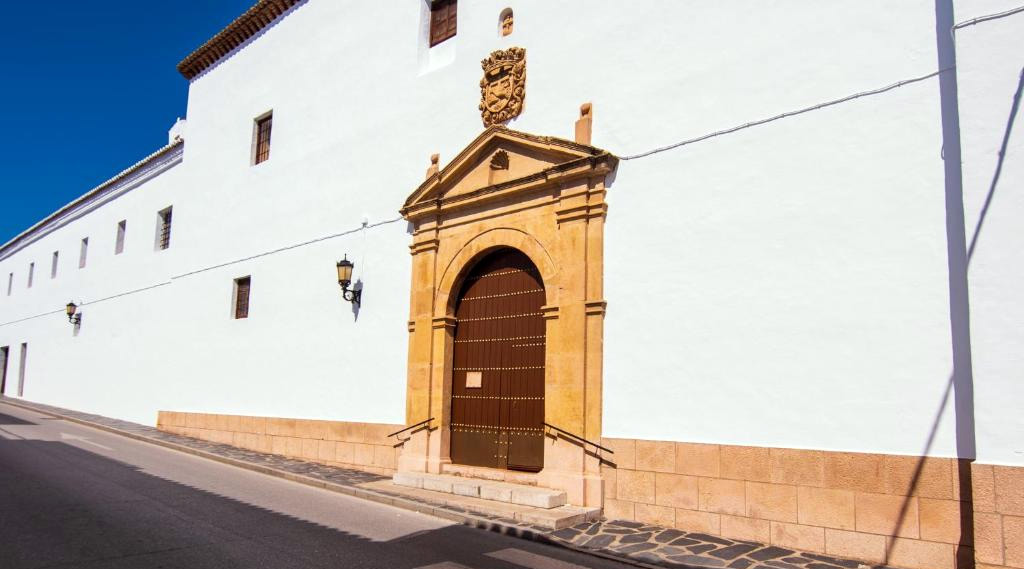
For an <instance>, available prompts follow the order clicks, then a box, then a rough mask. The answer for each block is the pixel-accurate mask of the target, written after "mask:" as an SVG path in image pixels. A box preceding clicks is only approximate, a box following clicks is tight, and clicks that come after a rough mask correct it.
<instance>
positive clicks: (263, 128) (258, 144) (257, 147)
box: [252, 113, 274, 165]
mask: <svg viewBox="0 0 1024 569" xmlns="http://www.w3.org/2000/svg"><path fill="white" fill-rule="evenodd" d="M273 125H274V115H273V113H269V114H267V115H264V116H263V117H260V118H258V119H256V124H255V126H254V127H253V155H252V163H253V165H256V164H259V163H260V162H266V161H267V160H269V159H270V130H271V127H273Z"/></svg>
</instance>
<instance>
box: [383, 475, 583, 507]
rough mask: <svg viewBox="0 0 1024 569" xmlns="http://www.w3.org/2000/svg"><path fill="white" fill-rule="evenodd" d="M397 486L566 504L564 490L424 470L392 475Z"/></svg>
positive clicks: (526, 503) (518, 502) (515, 501)
mask: <svg viewBox="0 0 1024 569" xmlns="http://www.w3.org/2000/svg"><path fill="white" fill-rule="evenodd" d="M392 482H394V483H395V484H396V485H398V486H406V487H409V488H422V489H423V490H430V491H433V492H444V493H446V494H456V495H458V496H468V497H470V498H480V499H483V500H490V501H492V502H505V503H508V504H516V505H520V506H530V507H532V508H541V509H546V510H550V509H552V508H558V507H559V506H564V505H565V503H566V496H565V492H562V491H560V490H551V489H548V488H540V487H537V486H525V485H522V484H511V483H509V482H496V481H494V480H481V479H478V478H466V477H463V476H451V475H448V474H426V473H423V472H396V473H395V475H394V477H393V478H392Z"/></svg>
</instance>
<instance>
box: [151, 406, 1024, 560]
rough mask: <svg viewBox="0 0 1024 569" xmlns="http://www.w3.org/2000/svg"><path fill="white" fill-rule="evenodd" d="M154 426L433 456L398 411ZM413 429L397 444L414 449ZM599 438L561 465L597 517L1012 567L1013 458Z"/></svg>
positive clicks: (339, 452)
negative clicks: (591, 451)
mask: <svg viewBox="0 0 1024 569" xmlns="http://www.w3.org/2000/svg"><path fill="white" fill-rule="evenodd" d="M157 427H158V428H159V429H161V430H164V431H167V432H170V433H175V434H180V435H185V436H189V437H194V438H198V439H202V440H207V441H211V442H218V443H224V444H229V445H233V446H237V447H241V448H247V449H251V450H255V451H260V452H268V453H273V454H280V455H283V456H287V457H291V458H299V459H304V460H309V461H315V462H320V463H324V464H330V465H335V466H342V467H346V468H356V469H360V470H365V471H369V472H374V473H378V474H384V475H390V474H393V473H394V472H395V471H396V470H397V469H398V467H399V460H400V457H401V458H403V459H404V460H405V461H407V462H408V461H411V462H414V463H415V464H407V465H406V468H405V470H410V471H422V472H425V471H432V470H436V471H438V472H440V471H442V470H445V469H444V468H442V465H429V464H428V462H429V461H427V460H426V455H427V454H428V453H426V452H423V453H422V455H423V456H421V457H420V458H421V460H419V461H415V460H411V459H413V458H414V456H416V453H414V452H407V454H406V455H405V456H404V457H402V455H401V454H400V451H401V447H396V446H395V445H396V444H397V441H396V440H395V439H394V438H389V437H388V434H389V433H392V432H395V431H397V430H399V429H401V428H402V425H391V424H381V423H352V422H345V421H317V420H307V419H282V418H275V417H244V416H237V415H217V414H205V413H182V412H173V411H161V412H160V414H159V418H158V421H157ZM417 435H418V436H417ZM424 435H425V433H416V434H414V435H413V436H411V437H410V439H411V440H409V441H408V442H407V443H406V444H407V445H408V444H411V445H412V446H413V447H415V446H416V445H417V443H419V444H420V445H422V446H423V447H424V448H423V449H421V450H426V446H427V442H426V440H425V438H426V437H424ZM421 437H422V438H423V439H424V440H418V439H420V438H421ZM602 444H603V445H604V446H606V447H608V448H610V449H612V450H614V451H615V452H614V454H606V455H604V456H603V457H602V458H601V460H602V466H601V477H600V478H598V479H595V480H590V477H585V476H584V477H581V476H580V474H579V471H578V470H577V471H576V472H573V474H574V475H575V476H572V477H571V478H573V481H576V479H577V478H580V479H582V478H586V480H585V482H586V484H585V485H584V486H583V487H582V488H584V489H582V490H577V492H578V493H581V494H589V493H590V490H591V489H595V488H596V489H603V506H604V515H605V517H606V518H608V519H622V520H635V521H640V522H645V523H651V524H656V525H660V526H665V527H675V528H679V529H683V530H687V531H698V532H703V533H707V534H710V535H719V536H722V537H727V538H732V539H740V540H750V541H757V542H761V543H768V544H772V545H778V546H780V547H786V548H792V549H797V550H803V551H809V552H818V553H823V554H826V555H833V556H837V557H847V558H854V559H862V560H864V561H866V562H869V563H875V564H884V565H891V566H896V567H908V568H911V569H964V568H969V567H978V568H979V569H995V568H1007V569H1010V568H1014V569H1024V468H1021V467H1009V466H993V465H986V464H975V463H971V462H970V461H966V460H956V459H950V458H933V457H928V458H923V457H914V456H899V455H884V454H866V453H848V452H829V451H814V450H796V449H783V448H765V447H745V446H729V445H714V444H696V443H682V442H672V441H646V440H636V439H614V438H606V439H602ZM407 450H410V451H411V450H413V449H412V448H410V449H407ZM430 466H434V468H433V469H431V468H429V467H430ZM446 466H448V470H459V468H458V467H456V466H452V465H446ZM409 467H411V468H409ZM574 470H575V469H574ZM580 470H585V469H580ZM459 474H461V475H464V476H472V477H477V476H479V477H485V476H480V475H479V473H466V472H459ZM555 474H557V473H556V472H554V471H552V472H549V473H545V472H543V471H542V472H541V473H538V474H536V475H531V476H532V477H536V483H538V484H539V485H541V486H546V487H553V488H558V487H561V486H568V487H570V488H569V489H570V490H571V489H573V488H576V487H577V486H578V485H577V484H558V483H556V482H557V481H555V480H549V478H551V476H552V475H555ZM519 482H520V483H522V481H519ZM577 499H578V500H580V501H581V502H590V501H591V500H588V499H586V498H582V497H579V498H577ZM570 502H572V500H570Z"/></svg>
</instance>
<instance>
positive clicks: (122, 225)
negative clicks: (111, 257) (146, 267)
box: [114, 219, 128, 255]
mask: <svg viewBox="0 0 1024 569" xmlns="http://www.w3.org/2000/svg"><path fill="white" fill-rule="evenodd" d="M127 225H128V222H127V221H126V220H124V219H122V220H121V221H120V222H119V223H118V224H117V241H115V242H114V254H115V255H120V254H121V253H124V232H125V229H126V228H127Z"/></svg>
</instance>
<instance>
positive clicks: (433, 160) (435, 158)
mask: <svg viewBox="0 0 1024 569" xmlns="http://www.w3.org/2000/svg"><path fill="white" fill-rule="evenodd" d="M440 160H441V155H440V154H431V155H430V168H427V178H429V177H431V176H433V175H434V174H437V172H438V170H440V168H439V167H438V165H437V163H438V162H439V161H440Z"/></svg>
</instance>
